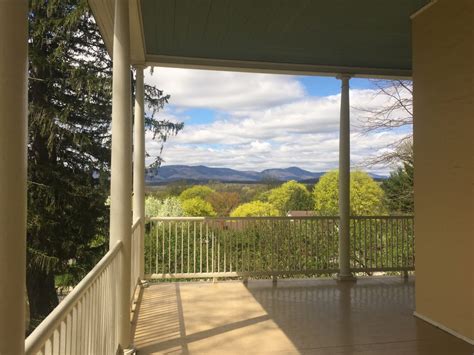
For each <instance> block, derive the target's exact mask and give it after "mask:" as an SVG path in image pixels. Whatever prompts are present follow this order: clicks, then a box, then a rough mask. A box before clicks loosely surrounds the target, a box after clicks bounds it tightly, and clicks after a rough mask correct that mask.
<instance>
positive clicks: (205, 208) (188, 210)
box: [182, 197, 216, 217]
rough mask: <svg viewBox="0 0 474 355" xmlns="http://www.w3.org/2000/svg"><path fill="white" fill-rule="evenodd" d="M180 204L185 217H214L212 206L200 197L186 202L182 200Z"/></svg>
mask: <svg viewBox="0 0 474 355" xmlns="http://www.w3.org/2000/svg"><path fill="white" fill-rule="evenodd" d="M182 204H183V211H184V214H185V215H186V216H190V217H214V216H215V215H216V212H215V211H214V209H213V208H212V205H211V204H210V203H209V202H207V201H204V200H203V199H202V198H200V197H193V198H190V199H188V200H184V201H183V202H182Z"/></svg>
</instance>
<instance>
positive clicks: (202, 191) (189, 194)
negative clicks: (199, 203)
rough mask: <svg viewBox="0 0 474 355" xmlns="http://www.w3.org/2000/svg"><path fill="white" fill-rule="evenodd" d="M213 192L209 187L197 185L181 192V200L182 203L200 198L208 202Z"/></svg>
mask: <svg viewBox="0 0 474 355" xmlns="http://www.w3.org/2000/svg"><path fill="white" fill-rule="evenodd" d="M213 192H215V191H214V190H213V189H211V188H210V187H209V186H206V185H195V186H192V187H190V188H188V189H186V190H184V191H183V192H181V194H180V195H179V198H180V199H181V201H185V200H189V199H192V198H195V197H198V198H200V199H202V200H206V199H207V198H208V197H209V195H211V194H212V193H213Z"/></svg>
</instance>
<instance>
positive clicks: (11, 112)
mask: <svg viewBox="0 0 474 355" xmlns="http://www.w3.org/2000/svg"><path fill="white" fill-rule="evenodd" d="M27 19H28V2H27V1H26V0H21V1H19V0H2V1H0V285H1V286H0V287H1V291H0V354H23V353H24V351H25V265H26V261H25V260H26V186H27V185H26V164H27V112H28V111H27V95H28V86H27V73H28V20H27Z"/></svg>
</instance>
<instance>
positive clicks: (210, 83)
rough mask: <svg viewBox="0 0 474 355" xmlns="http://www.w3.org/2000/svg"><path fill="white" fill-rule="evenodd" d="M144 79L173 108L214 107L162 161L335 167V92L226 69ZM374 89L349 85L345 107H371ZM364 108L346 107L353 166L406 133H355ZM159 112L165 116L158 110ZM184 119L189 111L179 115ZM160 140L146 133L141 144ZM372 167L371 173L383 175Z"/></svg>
mask: <svg viewBox="0 0 474 355" xmlns="http://www.w3.org/2000/svg"><path fill="white" fill-rule="evenodd" d="M147 80H148V82H150V80H152V81H153V83H154V84H155V85H157V86H158V87H160V88H161V89H164V90H165V92H167V93H170V94H171V96H172V101H171V102H172V104H173V105H174V109H173V111H172V113H170V112H168V111H167V112H166V113H165V114H167V115H168V116H169V117H173V119H180V110H181V109H186V108H195V107H199V108H206V109H211V110H218V111H219V115H218V117H219V118H217V119H216V120H214V121H213V122H212V123H209V124H199V125H191V124H189V125H186V124H185V128H184V130H183V131H182V132H180V133H179V135H178V136H176V137H171V138H170V139H169V140H168V142H167V143H166V145H165V149H164V152H163V158H164V159H165V164H188V165H200V164H202V165H208V166H218V167H231V168H235V169H242V170H263V169H267V168H277V167H289V166H298V167H301V168H303V169H308V170H311V171H327V170H330V169H334V168H337V166H338V147H339V139H338V135H339V132H338V130H339V106H340V96H339V95H332V96H326V97H314V96H309V95H308V94H307V93H306V92H305V89H304V87H303V85H302V84H301V83H300V82H299V81H298V79H297V77H293V76H278V75H266V74H243V73H224V72H211V71H197V70H194V71H193V70H182V69H162V68H159V69H157V70H155V74H154V76H152V77H151V79H150V77H147ZM375 93H376V92H375V91H373V90H351V106H353V107H364V108H377V107H380V106H381V105H386V104H387V102H386V98H385V97H383V96H380V95H379V96H377V95H375ZM361 115H362V113H361V112H360V111H358V110H355V109H352V110H351V123H352V127H351V132H352V134H351V164H352V166H353V167H359V166H361V164H362V162H363V161H364V160H365V159H366V158H367V157H369V156H371V155H374V154H378V153H380V152H382V151H384V149H386V146H387V145H388V144H390V143H392V142H393V141H394V140H396V139H399V138H401V137H402V136H404V135H405V134H406V133H401V132H394V131H387V132H375V133H371V134H369V135H362V134H361V132H360V131H361V126H362V125H363V123H362V120H361V118H362V117H361ZM162 117H163V116H162ZM184 118H185V119H187V117H184ZM159 147H160V145H159V144H158V143H156V142H151V137H149V136H148V137H147V150H148V152H149V153H151V155H152V156H153V155H156V154H157V153H158V149H159ZM389 170H390V168H387V167H383V166H378V167H373V168H371V171H372V172H375V173H384V174H387V173H388V171H389Z"/></svg>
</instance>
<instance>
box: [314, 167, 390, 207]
mask: <svg viewBox="0 0 474 355" xmlns="http://www.w3.org/2000/svg"><path fill="white" fill-rule="evenodd" d="M338 182H339V172H338V171H337V170H333V171H330V172H328V173H326V174H324V176H322V177H321V179H320V180H319V182H318V183H317V184H316V185H315V187H314V191H313V196H314V200H315V210H316V212H317V213H318V214H319V215H326V216H336V215H338V214H339V188H338ZM383 202H384V192H383V190H382V189H381V188H380V186H379V185H378V184H377V183H376V182H375V181H374V180H373V179H372V178H371V177H370V176H369V174H367V173H365V172H362V171H354V172H351V174H350V204H351V215H355V216H357V215H359V216H360V215H379V214H384V213H385V212H386V211H385V208H384V203H383Z"/></svg>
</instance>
